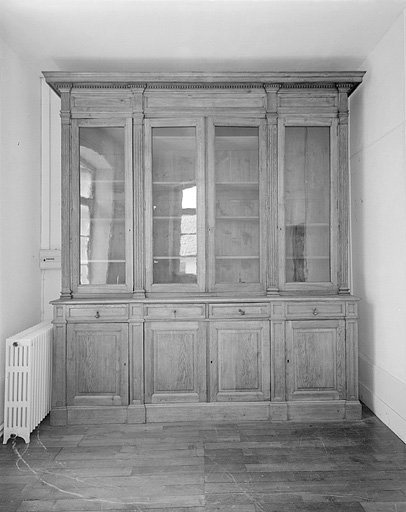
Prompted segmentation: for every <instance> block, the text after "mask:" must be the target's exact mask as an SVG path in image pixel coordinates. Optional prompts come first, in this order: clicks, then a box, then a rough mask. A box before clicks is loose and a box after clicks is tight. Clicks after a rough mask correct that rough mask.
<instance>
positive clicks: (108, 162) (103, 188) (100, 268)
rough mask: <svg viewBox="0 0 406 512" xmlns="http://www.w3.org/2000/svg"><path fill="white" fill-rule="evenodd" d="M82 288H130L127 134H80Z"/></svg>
mask: <svg viewBox="0 0 406 512" xmlns="http://www.w3.org/2000/svg"><path fill="white" fill-rule="evenodd" d="M79 141H80V185H79V186H80V284H91V285H97V284H101V285H103V284H104V285H105V284H125V270H126V262H125V194H124V192H125V191H124V186H125V177H124V175H125V173H124V170H125V165H124V128H123V127H113V128H110V127H92V128H80V129H79Z"/></svg>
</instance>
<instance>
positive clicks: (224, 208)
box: [214, 126, 260, 284]
mask: <svg viewBox="0 0 406 512" xmlns="http://www.w3.org/2000/svg"><path fill="white" fill-rule="evenodd" d="M214 148H215V193H216V210H215V216H216V218H215V223H216V229H215V280H216V283H217V284H227V283H233V284H235V283H258V282H259V278H260V265H259V247H260V238H259V159H258V150H259V131H258V128H257V127H235V126H216V128H215V146H214Z"/></svg>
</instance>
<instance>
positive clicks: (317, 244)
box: [285, 126, 330, 283]
mask: <svg viewBox="0 0 406 512" xmlns="http://www.w3.org/2000/svg"><path fill="white" fill-rule="evenodd" d="M285 239H286V282H288V283H294V282H295V283H298V282H330V128H329V127H327V126H321V127H316V126H311V127H304V126H289V127H286V130H285Z"/></svg>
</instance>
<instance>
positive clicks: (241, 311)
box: [209, 304, 269, 318]
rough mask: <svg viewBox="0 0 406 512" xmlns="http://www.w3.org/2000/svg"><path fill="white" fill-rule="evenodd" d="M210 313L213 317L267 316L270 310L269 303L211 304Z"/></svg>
mask: <svg viewBox="0 0 406 512" xmlns="http://www.w3.org/2000/svg"><path fill="white" fill-rule="evenodd" d="M209 315H210V316H211V317H213V318H247V317H248V318H252V317H256V318H258V317H261V318H265V317H268V316H269V311H268V304H235V305H234V304H233V305H230V304H227V305H226V304H224V305H223V304H211V305H210V306H209Z"/></svg>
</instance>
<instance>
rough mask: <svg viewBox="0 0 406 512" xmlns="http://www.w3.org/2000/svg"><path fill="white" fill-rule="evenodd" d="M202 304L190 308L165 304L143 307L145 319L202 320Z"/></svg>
mask: <svg viewBox="0 0 406 512" xmlns="http://www.w3.org/2000/svg"><path fill="white" fill-rule="evenodd" d="M204 317H205V307H204V304H194V305H190V306H184V305H177V304H167V305H165V306H161V305H159V306H158V305H155V304H153V305H149V306H145V318H148V319H156V320H159V319H166V318H168V319H169V318H170V319H177V320H178V319H184V318H204Z"/></svg>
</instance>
